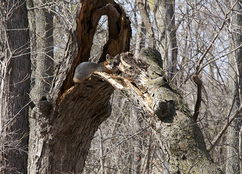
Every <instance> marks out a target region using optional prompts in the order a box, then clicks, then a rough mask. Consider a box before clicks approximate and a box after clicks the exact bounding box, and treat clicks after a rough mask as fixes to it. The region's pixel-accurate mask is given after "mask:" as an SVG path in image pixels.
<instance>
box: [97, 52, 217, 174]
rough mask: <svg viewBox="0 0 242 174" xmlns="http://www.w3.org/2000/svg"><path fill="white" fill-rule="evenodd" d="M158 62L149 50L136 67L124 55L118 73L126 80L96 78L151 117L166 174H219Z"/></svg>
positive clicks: (201, 138)
mask: <svg viewBox="0 0 242 174" xmlns="http://www.w3.org/2000/svg"><path fill="white" fill-rule="evenodd" d="M159 60H160V59H159V54H157V52H156V51H154V50H152V49H142V50H141V53H140V54H139V63H137V62H136V61H135V59H134V58H133V56H130V54H129V53H123V54H121V64H120V67H122V68H120V70H121V71H123V72H124V73H125V75H126V76H125V77H121V76H115V77H111V76H109V75H105V74H102V73H98V74H99V75H101V76H102V77H105V78H107V80H108V81H109V82H110V81H112V83H111V84H112V85H113V86H114V87H115V88H117V89H120V90H122V91H123V93H124V94H126V96H127V97H128V98H132V99H133V100H138V103H140V104H141V105H143V106H144V107H143V109H144V110H145V111H146V112H147V113H150V114H151V116H152V117H153V120H155V122H153V123H151V125H152V127H153V128H154V130H155V132H156V134H157V136H158V137H160V146H161V148H162V149H163V151H164V152H166V159H164V160H165V161H166V162H167V164H168V170H169V172H171V173H204V174H209V173H222V171H221V170H220V169H219V168H218V167H217V166H216V164H215V163H214V162H213V160H212V159H211V157H210V155H209V153H208V151H207V149H206V145H205V142H204V138H203V135H202V133H201V131H200V129H199V127H198V125H197V124H196V123H195V121H194V118H193V117H192V115H191V113H190V111H189V110H188V108H187V106H186V105H185V104H184V103H183V100H182V98H181V96H180V94H179V93H178V92H177V90H175V88H174V87H172V85H171V84H170V82H169V81H168V80H167V79H166V77H165V76H164V73H163V71H162V68H161V66H160V63H161V62H159ZM123 66H124V67H125V68H123ZM144 77H145V78H144ZM147 79H148V80H147ZM132 91H134V92H132ZM134 94H136V95H134ZM152 113H153V114H152Z"/></svg>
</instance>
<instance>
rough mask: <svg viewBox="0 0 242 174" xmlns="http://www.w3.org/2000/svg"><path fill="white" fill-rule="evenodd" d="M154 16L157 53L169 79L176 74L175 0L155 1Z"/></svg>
mask: <svg viewBox="0 0 242 174" xmlns="http://www.w3.org/2000/svg"><path fill="white" fill-rule="evenodd" d="M155 2H156V4H155V6H154V16H155V22H156V26H157V29H158V37H159V42H158V43H159V51H160V52H161V55H162V58H163V61H164V64H163V67H164V69H165V70H166V71H167V75H168V77H169V78H173V76H174V75H175V73H176V71H177V70H176V64H177V51H178V50H177V42H176V26H175V13H174V10H175V0H164V1H155Z"/></svg>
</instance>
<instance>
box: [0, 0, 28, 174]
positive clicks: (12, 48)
mask: <svg viewBox="0 0 242 174" xmlns="http://www.w3.org/2000/svg"><path fill="white" fill-rule="evenodd" d="M25 5H26V4H25V1H1V7H0V20H1V21H0V37H1V39H0V40H1V41H0V81H1V82H0V98H1V101H0V136H1V137H0V138H1V140H0V146H1V147H0V152H1V154H0V160H1V167H0V171H1V173H27V157H28V155H27V151H28V139H29V138H28V132H29V122H28V109H29V108H28V104H29V91H30V71H31V64H30V56H29V32H28V18H27V9H26V6H25Z"/></svg>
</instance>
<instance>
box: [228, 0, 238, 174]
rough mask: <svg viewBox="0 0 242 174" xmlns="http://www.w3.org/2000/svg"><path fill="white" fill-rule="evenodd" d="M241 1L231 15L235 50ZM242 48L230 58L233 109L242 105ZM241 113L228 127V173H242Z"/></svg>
mask: <svg viewBox="0 0 242 174" xmlns="http://www.w3.org/2000/svg"><path fill="white" fill-rule="evenodd" d="M241 2H242V1H239V3H237V5H235V7H234V9H233V13H232V15H231V30H232V33H231V35H230V49H231V50H233V49H235V48H237V47H238V46H240V45H241V43H242V36H241V35H240V34H238V33H241V32H242V30H241V29H240V28H238V26H239V25H241V22H242V15H241V14H240V13H238V11H241V9H242V8H241ZM235 3H236V1H235V0H233V1H231V7H232V6H233V4H235ZM241 57H242V49H241V48H238V49H237V50H235V51H234V52H233V53H232V54H231V56H230V59H229V63H230V67H229V69H228V72H229V74H230V76H231V77H232V78H233V79H231V80H230V83H229V84H230V85H229V87H230V90H231V96H234V98H233V99H232V100H231V105H232V106H233V108H232V110H236V109H237V108H239V107H240V105H241V96H242V92H241V87H242V66H241V64H242V58H241ZM235 64H236V65H237V68H234V65H235ZM240 117H241V115H238V116H237V117H236V118H235V119H234V120H233V122H232V123H231V125H230V126H229V127H228V131H227V137H226V138H227V144H228V146H227V159H226V173H240V151H239V131H240V128H241V121H242V120H241V118H240Z"/></svg>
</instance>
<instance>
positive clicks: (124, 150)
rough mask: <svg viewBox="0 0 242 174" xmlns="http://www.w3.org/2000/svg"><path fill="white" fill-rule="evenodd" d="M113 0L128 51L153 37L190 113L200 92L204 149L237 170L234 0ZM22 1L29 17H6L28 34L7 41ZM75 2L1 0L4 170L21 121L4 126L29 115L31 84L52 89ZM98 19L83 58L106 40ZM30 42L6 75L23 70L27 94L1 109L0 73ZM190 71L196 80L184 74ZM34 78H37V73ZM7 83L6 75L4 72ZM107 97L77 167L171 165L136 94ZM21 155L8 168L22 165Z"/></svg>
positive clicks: (241, 59)
mask: <svg viewBox="0 0 242 174" xmlns="http://www.w3.org/2000/svg"><path fill="white" fill-rule="evenodd" d="M115 2H117V3H119V4H121V6H122V7H123V8H124V10H125V12H126V13H127V15H128V16H129V19H130V21H131V27H132V38H131V45H130V51H131V52H133V53H134V55H135V56H137V55H138V53H139V52H140V50H141V49H142V48H144V47H153V48H156V49H157V50H158V51H159V52H160V53H161V56H162V59H163V68H164V71H165V73H166V75H167V77H169V79H170V81H171V83H172V84H173V85H174V86H176V88H177V89H178V91H179V92H180V93H181V95H182V97H183V99H184V101H185V102H186V103H187V104H188V107H189V109H190V111H191V113H194V112H195V108H196V107H197V106H196V104H198V103H197V101H198V100H201V105H200V109H199V111H198V112H197V114H198V119H197V122H196V123H197V124H198V126H199V127H200V129H201V131H202V133H203V136H204V138H205V142H206V146H207V149H208V150H209V153H210V155H211V157H212V158H213V160H214V161H215V163H216V164H217V165H218V166H219V167H220V168H221V169H222V171H223V172H224V173H227V174H232V173H234V174H236V173H237V174H239V173H241V168H242V128H241V125H242V124H241V123H242V118H241V113H240V111H241V97H242V92H241V87H242V81H241V80H242V67H241V65H242V47H241V46H242V45H241V44H242V28H241V27H242V0H230V1H229V0H164V1H162V0H154V1H151V0H119V1H115ZM22 6H26V7H24V9H25V8H27V11H25V13H26V12H28V24H26V23H25V24H23V25H22V26H21V25H20V23H21V22H20V21H21V20H19V19H18V17H16V21H15V22H14V23H16V25H17V24H19V25H20V27H19V28H18V30H19V31H20V30H21V32H22V31H23V32H27V34H29V36H30V43H27V41H26V44H19V45H14V46H13V47H11V46H9V45H11V39H14V38H16V37H17V38H18V37H20V36H16V37H15V36H11V37H10V36H9V35H8V34H9V33H10V32H12V30H14V26H12V25H11V24H10V23H9V22H8V20H9V19H11V18H12V15H13V13H14V15H15V16H18V13H22V12H23V10H22V8H20V7H22ZM16 9H17V10H19V9H20V10H19V12H17V13H16V12H15V10H16ZM78 9H80V6H79V2H77V1H76V0H73V1H71V0H60V1H54V0H52V1H39V0H26V1H13V2H12V1H3V0H1V4H0V22H1V23H0V36H1V38H2V40H5V41H0V63H1V64H0V72H1V76H0V81H1V82H0V88H1V89H0V90H1V92H0V98H1V101H0V104H1V105H0V115H1V121H0V131H1V142H0V143H1V144H0V152H1V153H2V156H1V159H0V160H1V164H0V170H2V171H4V172H5V173H11V172H12V173H16V171H15V169H13V168H11V169H10V168H9V166H11V160H13V161H14V154H15V153H17V154H19V156H22V155H24V154H27V147H25V146H22V142H23V141H28V135H26V134H24V133H23V132H24V131H23V130H22V131H19V126H16V127H14V126H13V127H11V128H8V126H9V125H11V124H12V123H13V122H15V121H14V120H15V119H17V118H18V117H19V115H20V113H23V112H24V113H25V117H24V119H28V117H26V113H28V106H29V105H31V102H30V101H31V98H32V96H35V95H40V92H39V90H40V88H41V89H43V90H42V91H44V93H48V91H50V90H51V84H52V80H53V78H54V76H55V75H54V74H55V71H56V69H58V65H59V64H60V62H63V61H65V60H64V56H63V55H64V54H65V51H66V45H67V44H68V42H69V40H68V32H69V31H70V30H71V29H72V28H73V26H75V25H76V16H77V15H76V14H78V13H79V11H78ZM21 10H22V11H21ZM36 11H38V13H37V12H36ZM26 20H27V19H26ZM107 21H108V18H107V16H102V18H101V20H100V21H99V23H98V27H97V30H96V32H95V36H94V39H93V45H92V50H91V56H90V61H94V62H97V61H98V59H99V57H100V56H101V54H102V49H103V46H104V44H105V43H106V41H107V40H108V37H109V33H108V29H107V28H108V24H107V23H108V22H107ZM25 22H26V21H25ZM43 24H45V25H43ZM15 29H16V28H15ZM19 35H21V34H20V32H19ZM6 38H7V39H6ZM18 39H20V40H23V39H21V38H18ZM6 45H7V46H6ZM26 45H27V46H26ZM8 46H9V47H8ZM33 46H34V47H33ZM30 48H31V49H30ZM33 48H34V49H33ZM6 50H7V51H6ZM30 52H31V65H30V62H26V61H23V62H22V64H20V65H14V64H13V65H12V66H20V67H27V68H30V67H31V69H32V70H33V69H34V70H36V71H35V73H33V74H31V76H30V75H29V76H24V77H21V78H20V79H21V81H20V80H18V81H15V84H18V83H20V82H21V83H22V82H26V83H29V84H30V80H31V91H28V90H26V91H25V90H24V89H23V91H24V93H27V94H28V95H29V99H25V100H26V101H25V104H23V105H20V106H18V108H16V109H15V110H14V111H13V113H12V115H11V114H10V115H11V116H9V117H6V115H9V114H6V111H5V109H4V108H6V107H7V106H6V105H4V101H5V98H4V96H6V90H4V88H5V85H4V83H3V81H4V79H5V78H6V77H7V76H8V71H11V70H10V69H9V67H8V63H9V60H10V59H18V58H20V57H21V56H26V55H30ZM41 57H45V61H44V62H42V63H44V66H40V65H39V62H38V61H37V60H39V59H40V58H41ZM41 68H44V72H45V73H43V70H42V69H41ZM20 69H21V68H20ZM19 71H20V70H19ZM36 72H37V73H36ZM38 72H41V73H39V74H38ZM11 73H14V72H12V71H11ZM16 74H17V72H16ZM16 74H15V75H16ZM194 74H197V75H198V77H199V79H200V80H201V82H202V83H197V82H196V81H195V80H194V79H193V78H192V77H193V75H194ZM33 79H35V80H33ZM43 79H44V81H45V83H41V82H42V80H43ZM33 81H34V83H33ZM39 81H40V82H39ZM9 83H10V84H11V83H12V82H11V80H10V82H9ZM37 84H38V85H39V84H41V85H40V87H39V86H38V87H36V86H37ZM10 86H11V85H10ZM25 89H26V88H25ZM11 95H12V94H11ZM11 95H10V94H9V95H8V96H11ZM110 102H111V105H112V113H111V116H110V117H109V118H107V120H105V121H104V122H103V123H102V124H101V125H100V126H99V128H98V130H97V132H96V133H95V136H94V137H93V140H92V143H91V148H90V150H89V152H88V156H87V159H86V162H85V167H84V170H83V173H102V174H104V173H130V174H138V173H150V174H152V173H163V174H168V173H170V172H169V170H168V169H167V167H168V164H167V163H166V161H165V160H164V158H165V156H166V152H165V151H163V150H162V148H160V147H161V146H162V144H161V142H162V141H161V137H160V136H157V134H156V132H155V131H154V130H153V128H152V126H151V125H150V119H152V118H150V117H148V116H147V115H146V113H145V111H144V110H143V109H142V107H141V106H140V105H139V104H138V103H136V102H135V101H132V100H130V99H129V98H127V97H126V96H125V95H124V94H123V93H122V92H120V91H118V90H115V92H114V93H113V95H112V97H111V101H110ZM198 105H199V104H198ZM30 110H31V109H30ZM31 118H32V116H30V124H31ZM20 127H21V125H20ZM7 128H8V129H7ZM26 129H27V130H26V131H27V132H28V128H26ZM13 140H14V141H13ZM5 154H8V155H7V156H6V155H5ZM26 158H27V157H26ZM5 159H7V160H5ZM21 165H22V166H24V165H27V164H24V163H22V164H21ZM21 165H20V166H18V167H16V168H24V167H22V166H21ZM16 170H17V171H18V169H16ZM10 171H11V172H10ZM19 173H26V171H20V172H19ZM40 173H41V172H40Z"/></svg>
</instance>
